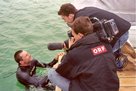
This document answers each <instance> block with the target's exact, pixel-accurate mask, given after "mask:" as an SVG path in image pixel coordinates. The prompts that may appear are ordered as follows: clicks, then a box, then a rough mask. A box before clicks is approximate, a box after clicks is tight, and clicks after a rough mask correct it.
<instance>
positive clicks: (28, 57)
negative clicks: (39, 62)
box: [20, 51, 32, 65]
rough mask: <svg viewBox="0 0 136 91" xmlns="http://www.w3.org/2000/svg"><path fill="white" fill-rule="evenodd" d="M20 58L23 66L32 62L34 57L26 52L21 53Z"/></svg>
mask: <svg viewBox="0 0 136 91" xmlns="http://www.w3.org/2000/svg"><path fill="white" fill-rule="evenodd" d="M20 57H21V58H22V60H21V61H20V64H22V65H28V64H29V63H30V62H31V61H32V56H31V55H30V54H29V53H28V52H26V51H23V52H21V53H20Z"/></svg>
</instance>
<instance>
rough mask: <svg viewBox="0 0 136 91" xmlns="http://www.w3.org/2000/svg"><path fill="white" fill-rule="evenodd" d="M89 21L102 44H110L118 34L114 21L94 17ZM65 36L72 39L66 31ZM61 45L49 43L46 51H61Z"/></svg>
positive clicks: (69, 32)
mask: <svg viewBox="0 0 136 91" xmlns="http://www.w3.org/2000/svg"><path fill="white" fill-rule="evenodd" d="M90 21H91V22H92V23H93V27H94V32H96V34H97V35H98V37H99V38H100V40H101V41H104V42H111V41H112V39H113V38H114V37H115V36H116V35H117V34H118V32H119V30H118V28H117V25H116V23H115V21H114V19H110V20H106V19H103V20H99V19H98V18H96V17H91V18H90ZM67 35H68V37H69V38H71V37H73V35H72V32H71V31H68V32H67ZM64 43H65V45H66V46H67V47H68V40H65V41H64ZM62 44H63V43H49V44H48V49H49V50H58V49H63V47H64V45H62Z"/></svg>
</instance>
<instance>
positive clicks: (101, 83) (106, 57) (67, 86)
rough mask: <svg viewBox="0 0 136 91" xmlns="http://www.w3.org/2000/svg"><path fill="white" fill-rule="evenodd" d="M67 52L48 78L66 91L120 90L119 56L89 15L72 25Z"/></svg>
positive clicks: (49, 73)
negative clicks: (101, 39)
mask: <svg viewBox="0 0 136 91" xmlns="http://www.w3.org/2000/svg"><path fill="white" fill-rule="evenodd" d="M72 35H73V38H71V39H70V41H69V44H70V45H71V47H70V48H69V50H68V52H67V54H66V55H65V56H64V57H63V59H62V62H61V64H60V65H59V66H58V68H56V69H50V70H49V72H48V78H49V79H50V81H51V82H52V83H54V84H56V85H57V86H58V87H60V88H61V89H62V90H63V91H119V79H118V76H117V69H116V65H115V58H114V54H113V52H112V47H111V46H110V44H108V43H105V42H101V41H100V40H99V38H98V36H97V35H96V33H95V32H93V25H92V23H91V21H90V19H89V18H88V17H78V18H76V19H75V21H74V22H73V24H72Z"/></svg>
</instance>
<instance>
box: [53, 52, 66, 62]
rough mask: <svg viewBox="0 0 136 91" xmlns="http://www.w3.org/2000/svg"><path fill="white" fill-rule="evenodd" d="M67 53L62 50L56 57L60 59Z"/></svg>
mask: <svg viewBox="0 0 136 91" xmlns="http://www.w3.org/2000/svg"><path fill="white" fill-rule="evenodd" d="M64 55H65V53H64V52H60V53H58V54H57V55H56V57H55V58H54V59H55V60H60V57H63V56H64Z"/></svg>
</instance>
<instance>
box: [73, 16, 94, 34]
mask: <svg viewBox="0 0 136 91" xmlns="http://www.w3.org/2000/svg"><path fill="white" fill-rule="evenodd" d="M72 29H73V30H74V31H75V33H76V34H78V33H82V34H84V35H86V34H88V33H93V24H92V22H91V21H90V19H89V17H85V16H80V17H78V18H76V19H75V20H74V22H73V24H72Z"/></svg>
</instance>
